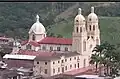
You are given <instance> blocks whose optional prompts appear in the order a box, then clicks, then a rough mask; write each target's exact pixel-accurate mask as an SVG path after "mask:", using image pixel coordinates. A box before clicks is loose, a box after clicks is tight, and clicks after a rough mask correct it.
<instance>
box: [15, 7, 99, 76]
mask: <svg viewBox="0 0 120 79" xmlns="http://www.w3.org/2000/svg"><path fill="white" fill-rule="evenodd" d="M98 22H99V21H98V16H97V15H96V14H95V12H94V7H91V13H90V14H89V15H88V16H87V18H85V17H84V16H83V15H82V13H81V8H79V9H78V14H77V15H76V17H75V19H74V26H73V27H74V29H73V33H72V38H71V39H70V38H56V37H47V35H46V33H47V32H46V29H45V27H44V26H43V25H42V23H40V21H39V16H38V15H37V16H36V22H35V23H34V24H33V25H32V27H31V28H30V30H29V33H28V34H29V39H28V40H27V41H23V42H22V43H21V50H22V52H20V54H22V55H23V54H25V55H34V56H36V57H35V59H34V67H33V71H34V75H35V76H37V75H45V76H54V75H57V74H61V73H67V72H69V71H72V70H75V69H79V68H85V67H88V66H90V64H89V61H90V56H91V54H92V53H93V52H92V50H93V48H94V47H95V46H96V45H99V44H100V30H99V25H98ZM23 50H24V51H23ZM17 54H19V53H17Z"/></svg>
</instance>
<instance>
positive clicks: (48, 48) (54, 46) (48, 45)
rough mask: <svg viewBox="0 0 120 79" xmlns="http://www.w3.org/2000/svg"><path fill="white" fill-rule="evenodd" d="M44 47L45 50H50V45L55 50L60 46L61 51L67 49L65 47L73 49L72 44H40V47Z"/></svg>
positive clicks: (69, 49)
mask: <svg viewBox="0 0 120 79" xmlns="http://www.w3.org/2000/svg"><path fill="white" fill-rule="evenodd" d="M43 47H45V48H46V49H45V50H48V51H50V47H53V50H57V47H60V51H65V48H66V47H67V48H68V51H71V47H72V45H55V44H40V49H41V50H43Z"/></svg>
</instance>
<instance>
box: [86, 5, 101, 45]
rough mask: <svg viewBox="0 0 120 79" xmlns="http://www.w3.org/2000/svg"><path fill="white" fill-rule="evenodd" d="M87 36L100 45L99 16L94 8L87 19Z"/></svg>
mask: <svg viewBox="0 0 120 79" xmlns="http://www.w3.org/2000/svg"><path fill="white" fill-rule="evenodd" d="M87 35H88V36H87V39H89V38H92V39H93V40H94V41H95V43H96V45H97V44H98V45H99V44H100V30H99V25H98V16H97V15H96V14H95V13H94V7H91V13H90V14H89V15H88V17H87Z"/></svg>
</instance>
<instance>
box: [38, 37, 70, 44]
mask: <svg viewBox="0 0 120 79" xmlns="http://www.w3.org/2000/svg"><path fill="white" fill-rule="evenodd" d="M38 43H39V44H60V45H72V39H70V38H56V37H46V38H44V39H43V40H41V41H40V42H38Z"/></svg>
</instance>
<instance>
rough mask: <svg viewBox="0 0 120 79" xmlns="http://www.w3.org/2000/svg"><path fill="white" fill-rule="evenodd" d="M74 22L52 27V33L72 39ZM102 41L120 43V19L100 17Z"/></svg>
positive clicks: (64, 22)
mask: <svg viewBox="0 0 120 79" xmlns="http://www.w3.org/2000/svg"><path fill="white" fill-rule="evenodd" d="M73 20H74V19H72V20H67V21H63V22H60V23H57V24H54V25H52V26H51V27H52V28H51V29H49V30H50V31H51V32H52V33H55V34H61V35H62V36H63V37H65V38H71V37H72V30H73ZM99 25H100V31H101V40H103V41H108V42H110V43H120V17H99Z"/></svg>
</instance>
